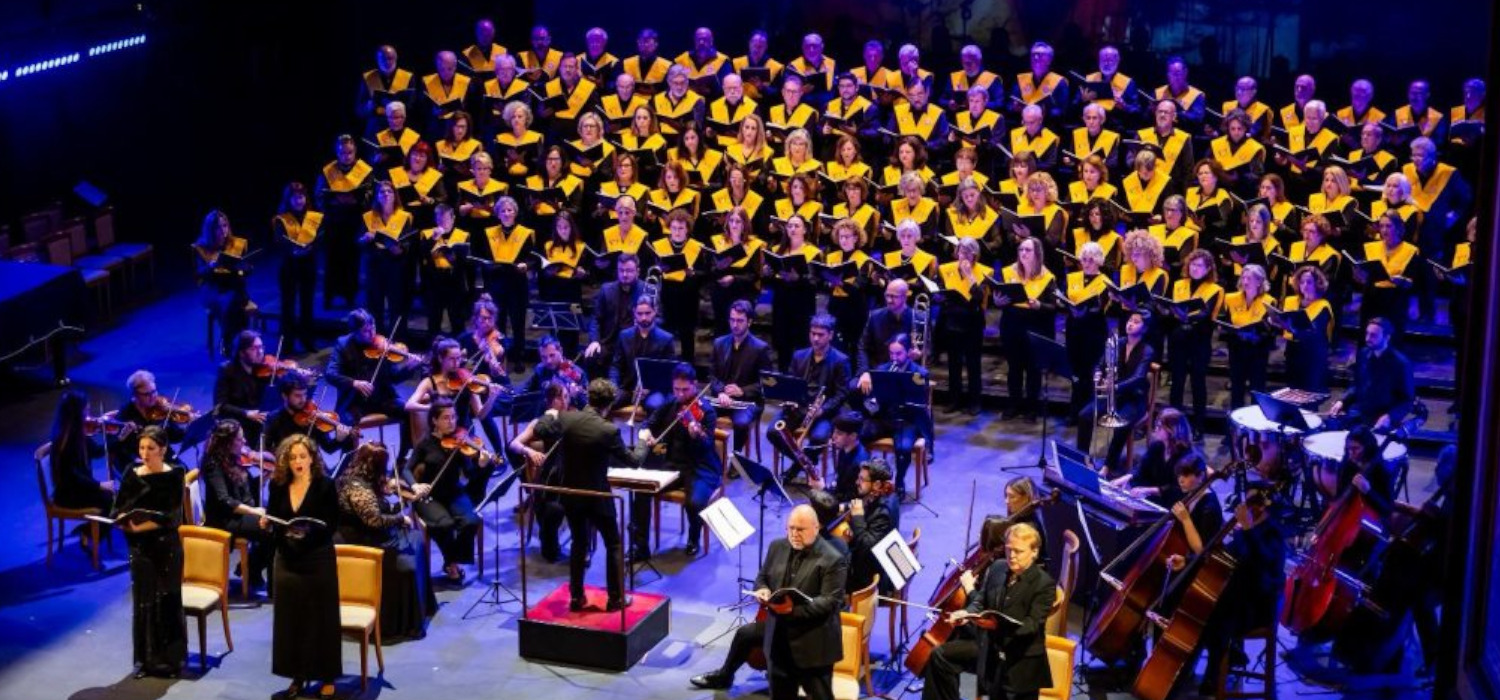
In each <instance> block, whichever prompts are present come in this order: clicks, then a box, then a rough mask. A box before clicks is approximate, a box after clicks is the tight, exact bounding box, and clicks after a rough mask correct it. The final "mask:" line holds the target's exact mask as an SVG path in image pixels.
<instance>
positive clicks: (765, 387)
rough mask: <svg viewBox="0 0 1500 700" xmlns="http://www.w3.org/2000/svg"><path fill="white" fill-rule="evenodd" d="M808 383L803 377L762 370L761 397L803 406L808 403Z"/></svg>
mask: <svg viewBox="0 0 1500 700" xmlns="http://www.w3.org/2000/svg"><path fill="white" fill-rule="evenodd" d="M807 389H808V383H807V380H806V379H803V378H802V377H794V376H792V375H790V374H782V373H780V372H771V371H769V370H762V371H761V373H760V390H761V395H762V396H764V397H765V398H766V400H767V401H780V402H782V403H791V404H797V405H799V406H800V405H801V404H803V403H804V402H806V401H807Z"/></svg>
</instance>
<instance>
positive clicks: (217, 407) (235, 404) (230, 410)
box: [214, 360, 271, 444]
mask: <svg viewBox="0 0 1500 700" xmlns="http://www.w3.org/2000/svg"><path fill="white" fill-rule="evenodd" d="M270 383H271V380H270V378H269V377H267V378H265V379H261V378H258V377H256V376H255V375H254V374H251V373H249V372H246V371H245V369H244V368H243V367H241V366H240V363H239V361H238V360H227V361H225V362H222V363H220V364H219V375H218V377H216V378H215V379H214V414H215V415H217V416H220V417H222V418H231V419H233V420H234V421H235V422H236V423H239V424H240V426H241V427H243V428H244V429H245V440H246V441H247V442H249V443H251V444H254V442H255V440H256V439H257V438H259V437H260V424H259V423H256V422H255V421H253V420H249V419H248V418H246V416H245V414H246V413H249V412H250V411H258V410H261V409H263V408H265V401H266V387H268V386H269V385H270Z"/></svg>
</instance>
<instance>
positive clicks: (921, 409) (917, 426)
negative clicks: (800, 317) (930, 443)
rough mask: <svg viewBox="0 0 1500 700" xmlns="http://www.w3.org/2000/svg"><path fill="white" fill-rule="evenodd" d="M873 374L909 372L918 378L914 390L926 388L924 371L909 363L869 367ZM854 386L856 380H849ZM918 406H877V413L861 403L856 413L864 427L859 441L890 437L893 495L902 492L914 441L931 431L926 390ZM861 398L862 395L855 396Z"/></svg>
mask: <svg viewBox="0 0 1500 700" xmlns="http://www.w3.org/2000/svg"><path fill="white" fill-rule="evenodd" d="M872 371H875V372H909V373H911V374H915V375H917V376H918V377H921V382H920V383H919V384H917V386H918V387H926V386H927V383H928V381H929V380H930V378H929V377H928V375H927V368H925V367H923V366H921V365H917V364H913V363H911V362H910V361H908V362H903V363H902V364H901V366H899V367H897V366H895V365H893V364H891V363H890V362H883V363H881V364H880V365H877V366H876V367H874V368H872ZM853 381H854V382H855V383H856V384H857V383H858V382H859V378H858V377H856V378H855V379H854V380H853ZM918 390H919V391H921V392H922V395H921V403H906V404H901V405H899V406H887V405H880V406H878V410H877V411H875V412H874V413H870V412H869V409H868V407H867V406H866V405H865V404H864V403H863V398H861V403H860V405H859V408H858V410H859V413H860V414H862V415H863V416H864V417H865V421H864V425H862V426H861V427H860V429H859V440H860V442H863V443H866V444H869V443H870V442H872V441H875V440H879V439H881V438H890V439H891V442H892V444H893V446H894V448H895V457H896V475H895V477H896V481H895V483H896V492H897V493H898V494H903V495H904V494H905V493H906V472H907V470H908V469H910V468H911V453H912V449H914V448H915V447H916V444H917V438H919V437H930V436H931V435H932V432H933V427H932V414H931V413H929V412H928V411H927V396H926V391H922V390H921V389H918ZM859 396H860V397H863V396H864V395H863V394H859Z"/></svg>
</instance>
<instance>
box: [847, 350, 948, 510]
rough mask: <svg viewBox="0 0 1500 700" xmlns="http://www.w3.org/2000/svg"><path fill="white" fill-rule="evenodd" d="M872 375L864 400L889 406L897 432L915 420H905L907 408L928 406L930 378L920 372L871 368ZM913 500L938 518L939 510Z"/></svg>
mask: <svg viewBox="0 0 1500 700" xmlns="http://www.w3.org/2000/svg"><path fill="white" fill-rule="evenodd" d="M869 374H870V394H869V396H868V397H867V398H866V399H865V400H866V401H869V400H870V399H874V400H875V403H876V408H877V409H880V408H881V407H886V408H887V409H888V410H889V411H890V413H889V415H890V416H891V417H892V420H893V421H894V422H895V424H896V432H897V433H898V434H899V433H900V432H901V430H902V429H903V428H905V427H906V424H907V423H910V422H912V421H908V420H907V419H906V415H907V413H906V412H907V411H912V410H917V411H925V410H926V409H927V382H928V381H930V378H929V377H924V376H922V375H921V374H920V373H918V372H891V371H872V372H870V373H869ZM877 412H878V411H877ZM871 417H872V418H873V417H874V416H871ZM923 437H926V436H923ZM893 442H894V441H893ZM911 502H912V503H915V504H917V505H918V506H920V507H921V508H923V509H924V510H926V511H927V512H929V513H932V515H933V517H938V514H937V511H934V510H933V509H932V508H929V507H928V506H927V505H926V504H925V503H922V502H921V501H911Z"/></svg>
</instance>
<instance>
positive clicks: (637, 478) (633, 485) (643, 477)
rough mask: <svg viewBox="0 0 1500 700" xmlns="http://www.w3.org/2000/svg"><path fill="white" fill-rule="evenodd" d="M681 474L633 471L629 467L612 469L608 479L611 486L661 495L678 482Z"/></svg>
mask: <svg viewBox="0 0 1500 700" xmlns="http://www.w3.org/2000/svg"><path fill="white" fill-rule="evenodd" d="M679 476H680V475H679V474H678V472H677V471H676V470H671V469H631V468H627V467H610V468H609V473H608V478H609V485H610V486H613V487H616V488H622V489H629V490H631V491H649V492H651V493H660V492H661V491H662V490H664V489H666V488H667V487H668V486H671V485H672V482H675V481H677V479H678V478H679Z"/></svg>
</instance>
